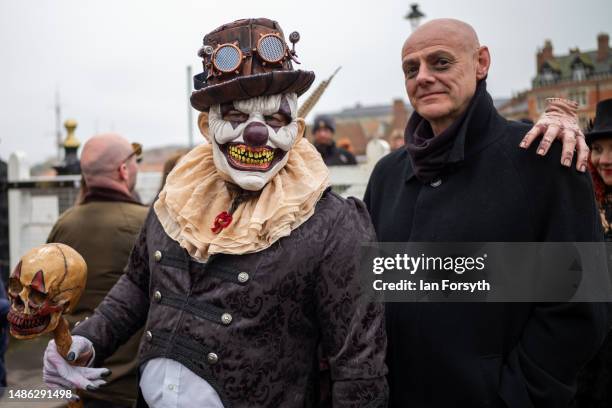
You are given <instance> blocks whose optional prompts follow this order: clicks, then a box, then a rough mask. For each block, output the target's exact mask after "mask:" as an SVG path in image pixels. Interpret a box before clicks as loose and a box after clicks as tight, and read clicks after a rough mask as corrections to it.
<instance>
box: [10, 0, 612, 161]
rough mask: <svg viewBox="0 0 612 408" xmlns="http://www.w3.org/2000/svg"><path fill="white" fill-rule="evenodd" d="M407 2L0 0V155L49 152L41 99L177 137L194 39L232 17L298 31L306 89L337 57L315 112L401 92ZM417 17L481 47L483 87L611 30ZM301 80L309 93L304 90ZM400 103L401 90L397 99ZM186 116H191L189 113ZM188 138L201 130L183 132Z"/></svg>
mask: <svg viewBox="0 0 612 408" xmlns="http://www.w3.org/2000/svg"><path fill="white" fill-rule="evenodd" d="M410 3H411V2H403V1H397V0H371V1H355V0H307V1H304V2H300V1H297V0H290V1H277V0H274V1H262V0H260V1H254V0H233V1H211V0H199V1H196V0H176V1H155V0H147V1H145V0H142V1H136V0H121V1H119V0H104V1H94V0H0V84H1V87H0V158H2V159H4V160H7V159H8V156H9V155H10V153H12V152H14V151H16V150H21V151H24V152H25V153H26V154H27V156H28V158H29V160H30V162H32V163H35V162H37V161H41V160H42V159H44V158H46V157H49V156H54V155H55V145H54V141H55V115H54V109H53V106H54V100H55V93H56V90H58V91H59V94H60V99H61V106H62V119H63V120H64V119H66V118H74V119H76V120H77V121H78V123H79V127H78V128H77V132H76V134H77V137H78V138H79V139H80V140H81V141H85V140H86V139H88V138H89V137H91V136H92V135H93V134H95V133H96V132H105V131H116V132H119V133H122V134H124V135H125V136H126V137H127V138H128V139H130V140H136V141H140V142H142V143H143V144H144V145H145V148H146V147H151V146H162V145H166V144H186V143H187V133H188V124H187V103H188V102H187V89H186V87H187V80H186V67H187V66H188V65H191V66H192V67H193V70H194V73H198V72H200V71H201V67H202V65H201V62H200V61H201V60H200V59H199V58H198V57H197V56H196V53H197V50H198V48H199V47H200V46H201V42H202V37H203V36H204V34H206V33H207V32H209V31H211V30H213V29H214V28H216V27H217V26H219V25H221V24H224V23H227V22H230V21H233V20H236V19H238V18H245V17H268V18H272V19H275V20H277V21H279V23H280V24H281V26H282V28H283V30H284V32H285V35H286V36H288V35H289V33H290V32H292V31H294V30H297V31H299V33H300V35H301V40H300V42H299V43H298V44H297V47H296V50H297V52H298V55H299V60H300V61H301V62H302V65H301V66H299V67H300V68H303V69H309V70H313V71H314V72H315V73H316V75H317V79H316V80H315V85H316V84H317V83H318V82H319V81H320V80H322V79H324V78H326V77H327V76H328V75H330V74H331V73H332V72H333V70H334V69H335V68H336V67H337V66H339V65H342V67H343V68H342V70H341V71H340V73H339V74H338V76H337V77H336V78H335V79H334V82H333V83H332V85H331V86H330V87H329V88H328V91H327V92H326V93H325V94H324V96H323V97H322V99H321V100H320V102H319V104H318V105H317V106H316V108H315V110H314V111H313V113H311V115H309V117H308V119H310V120H312V115H313V114H316V113H317V112H323V111H335V110H340V109H341V108H343V107H349V106H354V105H355V104H356V103H357V102H360V103H361V104H363V105H369V104H386V103H390V102H391V100H392V99H393V98H398V97H402V98H405V91H404V88H403V78H402V73H401V67H400V49H401V46H402V43H403V41H404V39H405V38H406V36H407V35H409V33H410V24H409V22H408V21H407V20H405V19H404V18H403V17H404V16H405V15H406V13H407V12H408V11H409V8H410ZM419 4H420V7H421V10H422V11H423V12H424V13H425V14H426V19H425V21H427V20H429V19H433V18H439V17H454V18H458V19H461V20H464V21H466V22H468V23H470V24H472V25H473V26H474V28H475V29H476V31H477V32H478V34H479V37H480V40H481V43H482V44H486V45H488V46H489V47H490V50H491V54H492V67H491V71H490V75H489V81H488V85H489V91H490V92H491V94H492V95H493V96H494V97H507V96H510V95H512V94H513V93H514V92H517V91H520V90H524V89H526V88H528V87H529V84H530V79H531V78H532V77H533V75H534V74H535V52H536V49H537V48H538V47H541V46H542V45H543V44H544V40H545V39H547V38H550V39H551V40H552V42H553V46H554V51H555V54H560V53H567V50H568V48H569V47H575V46H577V47H579V48H581V49H585V50H586V49H595V48H596V46H597V45H596V36H597V34H598V33H599V32H602V31H603V32H608V33H610V34H612V19H611V18H610V16H611V15H612V2H611V1H610V0H581V1H571V0H555V1H553V0H537V1H536V0H512V1H510V0H504V1H498V0H494V1H493V0H463V1H457V0H421V1H419ZM313 88H314V87H313ZM405 99H407V98H405ZM195 117H196V115H195V114H194V118H195ZM195 137H196V141H199V140H200V139H199V138H200V136H199V135H198V133H197V131H195Z"/></svg>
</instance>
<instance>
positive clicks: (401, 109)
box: [391, 99, 408, 130]
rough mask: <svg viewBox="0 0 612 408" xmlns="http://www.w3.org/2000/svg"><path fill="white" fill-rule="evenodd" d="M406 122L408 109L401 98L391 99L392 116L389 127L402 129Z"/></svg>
mask: <svg viewBox="0 0 612 408" xmlns="http://www.w3.org/2000/svg"><path fill="white" fill-rule="evenodd" d="M406 123H408V111H407V110H406V105H404V101H403V100H402V99H394V100H393V118H392V119H391V129H400V130H404V128H405V127H406Z"/></svg>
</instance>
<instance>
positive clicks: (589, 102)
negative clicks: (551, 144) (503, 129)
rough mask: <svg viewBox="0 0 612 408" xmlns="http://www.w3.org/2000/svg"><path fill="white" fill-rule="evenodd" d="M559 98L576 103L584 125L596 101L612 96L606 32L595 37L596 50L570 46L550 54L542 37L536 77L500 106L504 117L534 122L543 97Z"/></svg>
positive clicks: (611, 61) (549, 46) (543, 105)
mask: <svg viewBox="0 0 612 408" xmlns="http://www.w3.org/2000/svg"><path fill="white" fill-rule="evenodd" d="M550 97H560V98H567V99H571V100H573V101H575V102H578V116H579V119H580V125H581V126H582V127H583V129H584V128H586V126H587V124H588V122H589V120H590V119H592V118H593V117H594V116H595V107H596V105H597V102H599V101H601V100H604V99H609V98H612V50H611V49H610V37H609V35H608V34H606V33H601V34H599V35H598V36H597V49H595V50H591V51H581V50H579V49H578V48H572V49H570V50H569V52H568V53H567V54H563V55H554V53H553V45H552V42H551V41H550V40H546V42H545V43H544V47H542V48H541V49H539V50H538V52H537V54H536V76H535V77H534V78H533V80H532V87H531V89H530V90H528V91H525V92H521V93H519V94H518V95H516V96H514V97H513V98H512V99H511V100H510V101H509V102H507V103H506V104H504V105H503V106H502V107H500V109H499V111H500V113H501V114H502V115H504V116H505V117H506V118H508V119H512V120H526V119H529V120H531V121H536V120H537V118H538V117H539V116H540V115H541V114H542V112H543V111H544V109H545V108H546V98H550Z"/></svg>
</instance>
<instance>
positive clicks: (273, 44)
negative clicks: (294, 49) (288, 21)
mask: <svg viewBox="0 0 612 408" xmlns="http://www.w3.org/2000/svg"><path fill="white" fill-rule="evenodd" d="M249 51H250V52H251V53H252V54H253V55H257V56H258V57H259V58H260V59H261V60H262V65H266V64H279V63H280V64H282V62H283V61H284V60H285V59H287V58H290V57H291V56H290V53H289V50H288V48H287V45H286V44H285V41H283V39H282V38H281V36H280V35H279V34H278V33H272V34H264V35H261V37H260V38H259V40H258V41H257V46H256V47H255V48H253V49H252V50H245V52H243V51H242V50H241V49H240V47H239V44H238V42H237V41H236V42H234V43H226V44H220V45H218V46H217V48H216V49H215V50H213V48H212V47H211V46H210V45H207V46H204V47H203V48H202V52H203V53H204V54H207V55H211V54H212V57H211V65H212V67H213V70H212V72H211V74H212V75H222V74H226V73H232V72H233V73H236V74H237V73H238V72H239V68H240V66H241V65H242V62H243V61H244V60H245V59H246V57H247V56H248V55H249Z"/></svg>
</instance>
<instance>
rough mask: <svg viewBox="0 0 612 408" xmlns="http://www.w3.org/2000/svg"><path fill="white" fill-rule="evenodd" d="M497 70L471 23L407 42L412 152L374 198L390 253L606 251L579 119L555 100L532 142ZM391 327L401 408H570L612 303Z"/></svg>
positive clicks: (443, 311)
mask: <svg viewBox="0 0 612 408" xmlns="http://www.w3.org/2000/svg"><path fill="white" fill-rule="evenodd" d="M490 63H491V56H490V54H489V50H488V48H487V47H486V46H481V45H480V43H479V41H478V37H477V35H476V32H475V31H474V29H473V28H472V27H471V26H469V25H468V24H466V23H464V22H461V21H458V20H453V19H440V20H433V21H431V22H428V23H427V24H424V25H422V26H421V27H419V28H418V29H417V30H415V31H414V32H413V33H412V35H411V36H410V37H409V38H408V39H407V40H406V42H405V43H404V46H403V49H402V69H403V72H404V77H405V85H406V90H407V93H408V96H409V98H410V102H411V104H412V106H413V107H414V109H415V112H414V113H413V115H412V116H411V118H410V120H409V121H408V125H407V127H406V131H405V140H406V147H405V148H402V149H398V150H396V151H394V152H393V153H391V154H389V155H387V156H385V157H384V158H382V159H381V160H380V161H379V162H378V164H377V166H376V168H375V169H374V171H373V173H372V176H371V178H370V182H369V184H368V188H367V191H366V195H365V199H364V200H365V202H366V204H367V206H368V209H369V212H370V215H371V217H372V222H373V224H374V227H375V229H376V233H377V236H378V239H379V241H382V242H538V241H553V242H562V241H569V242H578V241H586V242H593V241H601V240H602V233H601V229H600V225H599V224H600V223H599V218H598V213H597V208H596V206H595V202H594V200H593V192H592V185H591V180H590V178H589V176H588V175H587V174H585V173H584V170H585V169H586V157H587V155H586V153H587V152H588V149H585V148H584V147H585V142H584V139H583V135H582V134H581V133H580V131H579V130H578V128H577V126H576V122H575V109H576V106H575V105H574V104H573V103H571V102H570V101H563V100H555V101H553V102H552V107H551V108H550V109H549V112H547V114H546V115H545V116H544V117H543V119H542V120H540V121H539V122H538V123H537V124H536V127H535V128H534V130H532V131H531V132H528V131H529V129H530V127H529V126H527V125H525V124H523V123H518V122H510V121H507V120H505V119H504V118H503V117H501V116H500V115H499V114H498V113H497V111H496V110H495V107H494V106H493V101H492V98H491V96H490V95H489V94H488V92H487V90H486V78H487V75H488V71H489V66H490ZM544 128H546V131H544V139H543V140H542V142H541V143H540V145H539V146H538V147H536V146H535V145H534V146H533V147H532V148H530V150H529V151H526V150H524V149H526V148H529V145H530V144H531V143H532V142H533V140H534V139H535V137H536V136H537V134H538V133H539V132H540V133H541V131H542V130H543V129H544ZM557 137H558V138H561V139H562V141H563V146H561V144H560V143H553V141H554V140H555V138H557ZM575 146H579V147H580V149H579V154H578V157H577V163H576V164H575V167H576V169H577V171H576V170H573V169H568V167H570V166H571V167H574V166H573V165H572V159H573V154H574V147H575ZM521 147H522V148H521ZM549 149H550V152H551V154H550V155H548V156H546V153H547V152H548V150H549ZM559 157H561V160H560V162H559ZM464 300H465V299H464ZM386 325H387V337H388V348H387V360H386V361H387V365H388V367H389V374H388V377H387V378H388V381H389V388H390V404H389V406H390V407H397V408H399V407H402V408H403V407H419V408H420V407H428V408H437V407H440V408H442V407H445V408H446V407H499V408H502V407H510V408H530V407H551V408H552V407H555V408H562V407H567V406H568V405H569V403H570V401H571V399H572V396H573V394H574V393H575V390H576V386H575V384H576V376H577V373H578V370H579V369H580V367H581V366H582V365H584V364H585V363H586V362H587V361H588V360H589V358H590V357H591V356H592V355H593V354H594V353H595V352H596V351H597V349H598V347H599V345H600V344H601V342H602V341H603V338H604V335H605V333H606V332H607V328H608V326H607V310H606V306H605V305H604V304H601V303H543V302H532V303H476V302H465V303H454V304H451V303H425V302H417V303H388V304H387V305H386Z"/></svg>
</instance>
